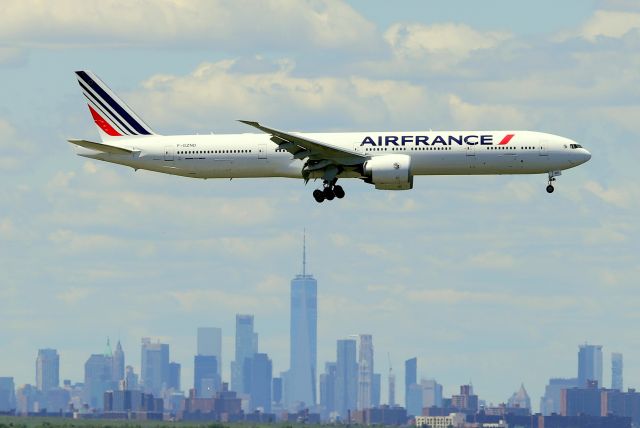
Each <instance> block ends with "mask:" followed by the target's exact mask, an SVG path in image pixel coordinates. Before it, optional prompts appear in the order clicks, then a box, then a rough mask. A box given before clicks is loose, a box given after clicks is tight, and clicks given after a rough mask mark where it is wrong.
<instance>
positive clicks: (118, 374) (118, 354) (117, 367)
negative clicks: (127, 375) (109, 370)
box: [113, 340, 124, 382]
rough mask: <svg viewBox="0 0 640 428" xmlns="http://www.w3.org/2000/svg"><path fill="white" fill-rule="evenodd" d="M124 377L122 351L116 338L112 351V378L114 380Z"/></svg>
mask: <svg viewBox="0 0 640 428" xmlns="http://www.w3.org/2000/svg"><path fill="white" fill-rule="evenodd" d="M122 379H124V351H123V350H122V345H121V344H120V341H119V340H118V344H117V345H116V351H115V352H114V353H113V380H114V381H116V382H119V381H121V380H122Z"/></svg>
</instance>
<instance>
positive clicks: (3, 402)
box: [0, 377, 16, 412]
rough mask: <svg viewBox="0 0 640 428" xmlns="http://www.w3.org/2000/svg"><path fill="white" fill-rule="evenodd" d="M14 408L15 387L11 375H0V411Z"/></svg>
mask: <svg viewBox="0 0 640 428" xmlns="http://www.w3.org/2000/svg"><path fill="white" fill-rule="evenodd" d="M15 408H16V387H15V385H14V383H13V378H12V377H0V412H8V411H9V410H11V409H15Z"/></svg>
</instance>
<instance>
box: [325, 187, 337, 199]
mask: <svg viewBox="0 0 640 428" xmlns="http://www.w3.org/2000/svg"><path fill="white" fill-rule="evenodd" d="M322 195H323V196H324V198H325V199H326V200H327V201H332V200H333V198H335V197H336V194H335V193H333V189H332V188H331V187H329V186H327V187H325V188H324V190H323V191H322Z"/></svg>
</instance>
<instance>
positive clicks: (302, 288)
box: [287, 238, 318, 406]
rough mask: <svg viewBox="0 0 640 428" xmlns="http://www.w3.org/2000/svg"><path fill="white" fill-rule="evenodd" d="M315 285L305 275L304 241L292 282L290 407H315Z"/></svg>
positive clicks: (316, 295)
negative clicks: (296, 403)
mask: <svg viewBox="0 0 640 428" xmlns="http://www.w3.org/2000/svg"><path fill="white" fill-rule="evenodd" d="M317 300H318V283H317V281H316V280H315V278H314V277H313V275H309V274H307V258H306V238H305V240H304V241H303V248H302V274H301V275H296V277H295V278H294V279H293V280H292V281H291V324H290V330H289V332H290V341H291V345H290V348H289V349H290V359H289V361H290V368H289V372H288V379H287V380H288V384H287V387H288V388H289V389H288V391H287V400H288V402H289V403H295V402H298V403H304V404H305V405H306V406H313V405H315V404H316V376H317V375H316V365H317V344H318V338H317V336H318V333H317V330H318V302H317Z"/></svg>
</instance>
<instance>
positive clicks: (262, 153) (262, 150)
mask: <svg viewBox="0 0 640 428" xmlns="http://www.w3.org/2000/svg"><path fill="white" fill-rule="evenodd" d="M266 158H267V145H266V144H258V159H266Z"/></svg>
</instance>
